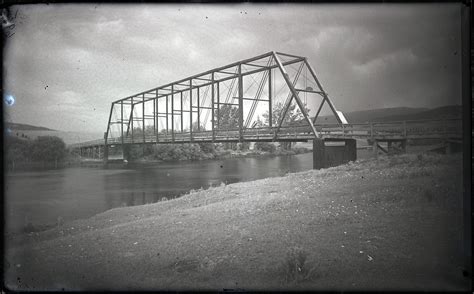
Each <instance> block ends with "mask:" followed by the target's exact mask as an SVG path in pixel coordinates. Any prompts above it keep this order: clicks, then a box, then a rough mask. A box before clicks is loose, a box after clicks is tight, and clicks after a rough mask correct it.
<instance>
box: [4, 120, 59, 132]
mask: <svg viewBox="0 0 474 294" xmlns="http://www.w3.org/2000/svg"><path fill="white" fill-rule="evenodd" d="M5 127H7V128H9V129H10V130H12V131H56V130H53V129H48V128H45V127H37V126H32V125H27V124H19V123H12V122H5Z"/></svg>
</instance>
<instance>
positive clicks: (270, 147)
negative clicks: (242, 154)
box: [254, 142, 276, 153]
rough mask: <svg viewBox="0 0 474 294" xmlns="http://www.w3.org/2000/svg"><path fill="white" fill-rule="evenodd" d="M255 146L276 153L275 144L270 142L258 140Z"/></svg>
mask: <svg viewBox="0 0 474 294" xmlns="http://www.w3.org/2000/svg"><path fill="white" fill-rule="evenodd" d="M254 148H255V149H257V150H260V151H265V152H270V153H274V152H275V150H276V147H275V145H274V144H272V143H268V142H256V143H255V145H254Z"/></svg>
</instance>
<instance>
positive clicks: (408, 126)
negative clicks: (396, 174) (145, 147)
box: [70, 119, 462, 148]
mask: <svg viewBox="0 0 474 294" xmlns="http://www.w3.org/2000/svg"><path fill="white" fill-rule="evenodd" d="M315 128H316V130H317V131H318V133H319V135H320V137H321V138H360V139H368V138H371V139H377V140H388V139H448V138H461V137H462V121H461V119H447V120H429V121H426V120H419V121H403V122H388V123H366V124H347V125H339V124H326V125H315ZM276 131H277V130H276V128H268V127H266V128H252V129H246V130H245V131H244V132H243V135H242V138H240V136H239V130H238V129H235V130H215V131H201V132H182V133H181V132H180V133H174V134H172V133H169V134H162V133H160V134H157V135H156V134H146V133H145V135H143V133H141V134H134V136H133V137H132V136H126V137H124V138H123V139H122V138H121V137H116V138H108V140H107V145H109V146H110V145H121V144H169V143H204V142H214V143H219V142H240V141H250V142H259V141H260V142H271V141H293V142H298V141H308V140H312V139H314V138H315V137H314V134H313V133H312V131H311V127H310V126H290V127H282V128H280V130H279V131H278V133H276ZM104 144H105V140H104V139H99V140H94V141H88V142H83V143H79V144H73V145H71V146H70V147H72V148H87V147H94V146H100V145H104Z"/></svg>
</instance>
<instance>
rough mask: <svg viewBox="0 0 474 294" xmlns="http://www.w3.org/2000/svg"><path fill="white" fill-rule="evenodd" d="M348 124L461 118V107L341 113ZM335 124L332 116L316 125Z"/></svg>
mask: <svg viewBox="0 0 474 294" xmlns="http://www.w3.org/2000/svg"><path fill="white" fill-rule="evenodd" d="M343 113H344V116H345V117H346V119H347V121H348V122H349V123H366V122H388V121H403V120H424V119H444V118H457V117H461V116H462V106H460V105H449V106H443V107H437V108H433V109H429V108H410V107H395V108H380V109H372V110H363V111H353V112H343ZM318 122H319V123H336V122H337V121H336V118H335V117H334V116H332V115H331V116H321V117H319V118H318V120H317V123H318Z"/></svg>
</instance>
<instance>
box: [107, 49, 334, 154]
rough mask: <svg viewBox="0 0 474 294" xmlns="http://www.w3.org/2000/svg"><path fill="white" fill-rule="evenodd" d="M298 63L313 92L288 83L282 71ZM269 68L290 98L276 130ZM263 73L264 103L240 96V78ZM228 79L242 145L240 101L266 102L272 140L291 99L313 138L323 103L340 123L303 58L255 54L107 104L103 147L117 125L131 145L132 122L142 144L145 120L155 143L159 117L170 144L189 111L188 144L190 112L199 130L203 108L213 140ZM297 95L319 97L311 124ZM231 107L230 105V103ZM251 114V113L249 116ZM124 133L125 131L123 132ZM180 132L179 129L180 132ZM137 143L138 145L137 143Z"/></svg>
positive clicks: (315, 135)
mask: <svg viewBox="0 0 474 294" xmlns="http://www.w3.org/2000/svg"><path fill="white" fill-rule="evenodd" d="M282 57H283V58H285V59H286V61H282V60H281V58H282ZM265 60H267V61H268V63H267V64H266V65H261V64H257V63H258V62H261V61H265ZM298 63H299V64H301V67H303V66H306V68H307V69H308V70H309V72H310V74H311V77H312V78H313V79H314V82H315V83H316V85H317V87H318V89H317V90H313V89H310V90H309V89H297V88H295V85H294V83H296V80H297V78H296V79H295V81H293V82H292V81H291V80H290V77H289V75H288V72H287V71H286V69H285V66H288V65H294V64H298ZM244 66H245V67H246V68H247V69H248V70H247V71H245V72H244V71H243V67H244ZM273 69H279V72H280V73H281V75H282V76H283V78H284V80H285V83H286V85H287V87H288V88H289V90H290V95H289V96H288V98H287V99H286V102H285V106H284V108H283V113H284V115H282V117H281V118H280V120H279V121H278V122H277V124H276V127H275V126H273V125H272V117H271V115H272V99H273V94H274V93H272V80H271V77H272V76H273V75H276V72H275V73H272V70H273ZM264 71H266V72H267V73H268V76H269V77H270V78H269V81H268V99H267V100H259V99H252V98H249V97H244V90H243V78H244V77H245V76H248V75H252V74H258V73H261V72H264ZM217 74H218V75H219V77H218V78H216V75H217ZM228 80H232V82H234V81H237V83H238V85H237V89H238V97H233V98H238V104H235V106H237V107H238V116H239V119H238V129H239V141H240V142H243V141H244V131H245V129H246V127H245V126H244V113H243V111H244V110H243V108H244V107H243V101H244V100H253V101H255V100H257V101H267V102H268V109H269V123H270V128H273V129H274V138H273V141H280V140H279V138H278V133H279V131H280V129H281V127H282V124H283V122H284V118H285V115H286V113H287V111H288V109H289V108H290V106H291V103H292V101H293V99H294V100H295V101H296V104H297V106H298V107H299V109H300V111H301V113H302V114H303V116H304V120H305V121H306V122H307V123H308V126H309V127H310V128H311V132H312V134H313V135H314V137H315V138H319V137H320V135H319V134H318V132H317V130H316V128H315V126H314V123H315V122H316V119H317V118H318V116H319V114H320V111H321V109H322V107H323V106H324V104H325V103H328V105H329V108H330V110H331V111H332V113H333V114H334V116H335V118H336V120H337V121H338V123H339V124H343V122H342V121H341V119H340V117H339V116H338V114H337V111H336V108H335V107H334V105H333V103H332V102H331V100H330V98H329V97H328V95H327V93H326V92H325V91H324V89H323V88H322V85H321V83H320V82H319V80H318V79H317V77H316V74H315V72H314V70H313V68H312V67H311V65H310V64H309V62H308V61H307V58H306V57H302V56H296V55H291V54H287V53H281V52H275V51H271V52H268V53H265V54H262V55H258V56H255V57H252V58H248V59H245V60H241V61H237V62H234V63H231V64H228V65H225V66H222V67H217V68H214V69H211V70H208V71H205V72H202V73H200V74H196V75H193V76H190V77H187V78H184V79H181V80H178V81H175V82H172V83H168V84H165V85H162V86H159V87H157V88H153V89H150V90H147V91H143V92H140V93H137V94H134V95H132V96H128V97H125V98H122V99H119V100H116V101H114V102H112V105H111V110H110V115H109V120H108V124H107V131H106V133H105V134H104V136H105V138H104V139H105V141H106V145H107V139H108V137H109V134H110V127H111V125H113V124H120V125H121V126H120V137H121V142H122V144H124V137H128V136H129V134H130V131H131V137H132V138H131V139H132V143H133V140H134V139H133V138H134V136H133V129H134V126H133V125H134V121H136V122H141V123H142V132H143V138H142V140H143V142H142V143H145V120H149V119H153V131H154V135H155V136H156V143H159V142H160V139H159V137H160V136H159V131H158V129H159V126H158V121H159V118H160V117H166V133H167V134H168V133H169V131H170V129H169V120H171V137H172V141H173V142H174V141H175V140H174V137H175V132H176V130H175V128H174V117H175V115H176V116H178V115H179V116H180V118H181V129H182V128H183V116H184V114H185V113H186V112H189V117H190V130H189V135H190V141H193V113H196V114H197V129H198V131H200V129H201V122H202V121H201V117H200V114H201V111H202V110H203V109H210V110H211V115H212V119H211V125H212V138H213V141H214V140H215V131H216V125H217V127H219V122H215V119H214V111H215V110H217V111H219V109H220V106H221V105H225V104H226V103H224V102H222V101H220V97H219V83H222V82H225V81H228ZM209 86H210V88H211V103H210V107H208V106H204V105H202V104H203V103H202V100H201V101H200V92H201V89H203V88H204V87H208V88H206V89H207V90H209ZM216 87H217V95H216V94H215V92H216V89H215V88H216ZM195 89H196V96H197V97H196V100H197V103H196V105H195V106H194V105H193V90H195ZM184 92H188V93H189V97H190V99H189V100H190V105H189V106H190V108H189V110H184V109H183V98H182V97H183V93H184ZM300 92H311V93H316V94H319V95H320V96H321V97H322V100H321V103H320V105H319V108H318V110H317V112H316V115H315V117H314V118H313V121H311V119H310V117H309V114H308V112H307V111H306V108H305V107H304V104H303V102H302V100H301V98H300V97H299V93H300ZM177 94H179V95H180V97H181V101H180V102H181V103H180V104H181V107H180V109H179V110H175V105H174V100H175V95H177ZM170 98H171V99H170ZM160 99H165V108H166V109H165V111H163V110H160V109H159V107H158V104H159V103H158V102H159V101H162V100H160ZM148 101H153V114H152V115H151V116H150V115H145V103H146V102H148ZM127 104H128V105H130V115H129V117H128V119H127V120H126V119H125V118H124V105H127ZM139 104H142V117H138V116H135V115H134V110H135V107H136V106H137V105H139ZM169 104H171V111H169ZM227 104H232V103H227ZM232 105H234V104H232ZM116 106H119V107H120V119H119V120H116V121H112V113H113V111H114V108H115V107H116ZM252 115H253V114H252ZM124 125H126V131H125V130H124ZM124 131H125V132H124ZM181 131H182V130H181ZM137 143H138V142H137Z"/></svg>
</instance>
